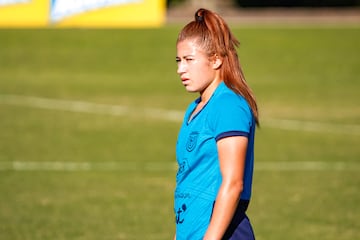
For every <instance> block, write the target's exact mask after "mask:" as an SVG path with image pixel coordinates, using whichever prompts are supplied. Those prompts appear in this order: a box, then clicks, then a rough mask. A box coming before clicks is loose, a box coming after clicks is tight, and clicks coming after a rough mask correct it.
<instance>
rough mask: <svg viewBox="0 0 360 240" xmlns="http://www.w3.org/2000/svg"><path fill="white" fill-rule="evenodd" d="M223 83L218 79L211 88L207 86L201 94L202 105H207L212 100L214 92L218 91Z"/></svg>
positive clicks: (212, 83)
mask: <svg viewBox="0 0 360 240" xmlns="http://www.w3.org/2000/svg"><path fill="white" fill-rule="evenodd" d="M221 82H222V81H221V80H220V79H219V78H216V79H215V80H214V81H212V82H211V83H210V85H209V86H207V87H206V88H205V89H204V91H202V92H200V97H201V102H202V103H207V102H208V101H209V99H210V98H211V96H212V94H213V93H214V91H215V90H216V88H217V86H219V84H220V83H221Z"/></svg>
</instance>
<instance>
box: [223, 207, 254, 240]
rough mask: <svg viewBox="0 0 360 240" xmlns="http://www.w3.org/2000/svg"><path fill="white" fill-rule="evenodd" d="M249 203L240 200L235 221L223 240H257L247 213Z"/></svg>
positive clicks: (232, 221) (233, 220)
mask: <svg viewBox="0 0 360 240" xmlns="http://www.w3.org/2000/svg"><path fill="white" fill-rule="evenodd" d="M248 204H249V202H248V201H244V200H240V202H239V206H238V208H237V209H236V212H235V214H234V217H233V219H232V220H231V223H230V225H229V227H228V229H227V230H226V232H225V234H224V236H223V238H222V240H255V235H254V231H253V229H252V227H251V224H250V221H249V218H248V217H247V216H246V214H245V211H246V209H247V206H248Z"/></svg>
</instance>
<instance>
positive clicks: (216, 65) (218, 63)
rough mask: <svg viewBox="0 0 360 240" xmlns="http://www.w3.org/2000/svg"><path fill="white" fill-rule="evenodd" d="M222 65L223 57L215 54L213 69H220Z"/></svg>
mask: <svg viewBox="0 0 360 240" xmlns="http://www.w3.org/2000/svg"><path fill="white" fill-rule="evenodd" d="M221 65H222V59H221V58H220V57H219V56H218V55H215V56H214V59H213V69H219V68H220V67H221Z"/></svg>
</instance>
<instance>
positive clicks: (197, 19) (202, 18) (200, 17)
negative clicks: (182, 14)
mask: <svg viewBox="0 0 360 240" xmlns="http://www.w3.org/2000/svg"><path fill="white" fill-rule="evenodd" d="M195 19H196V21H197V22H203V21H204V16H201V15H196V16H195Z"/></svg>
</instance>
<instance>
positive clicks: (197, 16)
mask: <svg viewBox="0 0 360 240" xmlns="http://www.w3.org/2000/svg"><path fill="white" fill-rule="evenodd" d="M204 13H205V9H203V8H200V9H199V10H197V11H196V13H195V21H196V22H204Z"/></svg>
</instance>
